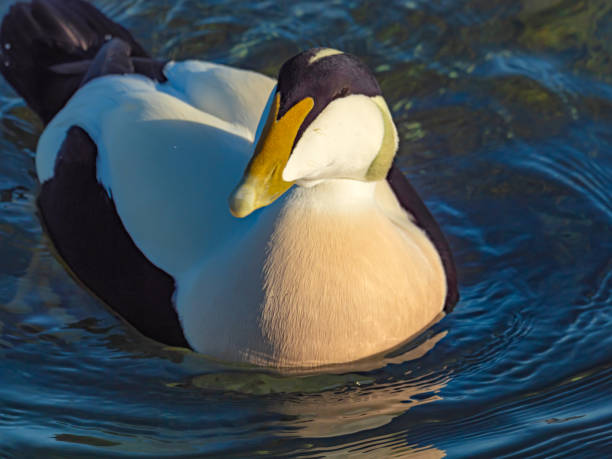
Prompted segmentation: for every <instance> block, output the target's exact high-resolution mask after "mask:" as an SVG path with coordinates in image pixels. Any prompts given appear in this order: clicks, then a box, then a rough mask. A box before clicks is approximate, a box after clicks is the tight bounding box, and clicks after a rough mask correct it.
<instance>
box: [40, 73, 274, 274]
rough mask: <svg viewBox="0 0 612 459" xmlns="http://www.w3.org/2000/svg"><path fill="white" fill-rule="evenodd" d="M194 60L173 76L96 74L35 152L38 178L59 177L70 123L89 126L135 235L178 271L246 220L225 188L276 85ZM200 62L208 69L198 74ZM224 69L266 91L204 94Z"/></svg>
mask: <svg viewBox="0 0 612 459" xmlns="http://www.w3.org/2000/svg"><path fill="white" fill-rule="evenodd" d="M196 64H197V63H185V64H184V65H182V64H174V65H172V66H171V67H170V71H169V72H168V74H169V82H168V83H166V84H161V83H160V84H157V83H154V82H152V81H151V80H149V79H147V78H145V77H142V76H139V75H126V76H107V77H102V78H98V79H96V80H93V81H91V82H90V83H88V84H87V85H86V86H84V87H83V88H81V89H80V90H79V91H77V93H75V94H74V96H73V97H72V98H71V99H70V101H69V102H68V104H67V105H66V107H65V108H64V109H63V110H62V111H60V112H59V113H58V115H57V116H56V117H55V118H54V119H53V120H52V121H51V122H50V123H49V125H48V127H47V129H46V130H45V131H44V133H43V135H42V136H41V138H40V141H39V144H38V151H37V158H36V167H37V173H38V176H39V179H40V181H41V182H44V181H46V180H48V179H50V178H52V177H53V169H54V164H55V158H56V156H57V152H58V151H59V149H60V147H61V144H62V142H63V141H64V139H65V136H66V132H67V130H68V129H69V128H70V127H71V126H74V125H76V126H80V127H81V128H83V129H84V130H85V131H86V132H87V133H88V134H89V136H90V137H91V138H92V140H93V141H94V142H95V144H96V146H97V148H98V163H97V170H98V181H99V182H100V183H101V184H102V185H103V186H104V187H105V188H106V189H107V190H108V192H109V194H110V195H111V196H112V198H113V200H114V202H115V204H116V206H117V212H118V214H119V216H120V218H121V220H122V222H123V224H124V226H125V227H126V229H127V231H128V232H129V234H130V236H131V237H132V239H133V240H134V242H135V244H136V245H137V246H138V248H139V249H140V250H142V251H143V253H145V254H146V256H147V258H148V259H149V260H150V261H151V262H153V263H154V264H155V265H157V266H158V267H160V268H161V269H163V270H165V271H166V272H168V273H169V274H171V275H173V276H175V278H176V275H178V274H179V273H181V272H184V271H185V270H187V269H189V268H190V267H192V266H193V264H194V263H196V262H197V261H198V259H201V258H202V257H203V256H204V255H205V254H206V253H207V252H208V251H210V250H213V249H214V248H215V247H218V246H219V245H220V244H222V242H223V241H224V240H227V239H228V238H231V237H232V236H233V235H235V234H236V232H237V231H238V230H239V229H240V228H242V229H244V228H245V226H248V223H242V225H241V226H240V223H238V221H237V220H236V219H234V218H233V217H231V214H230V213H229V209H228V204H227V197H228V196H229V194H230V192H231V190H232V188H233V187H234V186H235V184H236V182H237V181H238V180H239V178H240V176H241V174H242V171H243V169H244V167H245V166H246V163H247V161H248V159H249V156H250V153H251V149H252V140H253V135H254V131H255V129H256V126H257V121H258V118H259V116H260V115H261V112H262V110H263V109H264V106H265V103H266V100H267V97H268V91H269V90H270V89H271V88H272V87H273V84H274V82H273V81H272V80H270V79H268V78H267V77H263V76H260V75H257V74H254V73H253V72H243V73H244V75H240V73H241V71H240V70H235V69H229V68H227V67H224V68H222V69H220V68H219V67H221V66H216V65H214V64H211V65H208V64H206V63H202V64H201V65H196ZM194 67H195V68H197V69H208V70H206V71H204V70H203V71H202V72H204V73H202V72H200V73H198V72H195V71H194V72H191V73H190V68H191V69H193V68H194ZM211 69H212V70H214V71H212V73H211ZM224 71H225V72H226V73H225V74H226V75H228V74H232V75H233V76H232V78H233V79H232V80H231V82H230V83H228V85H229V86H228V88H229V87H233V86H232V85H236V84H238V83H237V82H238V81H239V80H240V79H242V80H243V81H247V80H248V77H249V76H255V77H254V80H256V81H254V82H252V83H248V82H247V83H245V84H246V87H249V88H254V87H258V88H259V93H258V94H257V95H245V94H242V95H241V94H234V95H233V96H232V97H229V99H228V100H227V103H225V104H223V103H222V101H220V100H217V101H216V102H215V99H214V97H218V95H217V96H214V95H212V93H210V92H209V93H206V90H205V89H204V95H202V94H200V93H198V87H202V88H204V86H206V85H205V84H204V82H206V81H208V82H209V83H210V82H213V83H212V84H216V85H217V86H216V87H221V86H222V83H221V82H219V81H217V82H216V83H214V79H215V78H217V79H220V78H221V77H222V76H223V72H224ZM198 76H201V77H202V81H200V82H198V81H197V80H198ZM181 82H184V83H185V87H182V86H181ZM241 89H243V90H244V86H243V87H242V88H241ZM226 91H229V89H226ZM226 94H227V93H226ZM241 102H248V103H252V104H253V105H252V106H248V107H244V106H241V105H240V104H241ZM213 103H218V104H219V105H220V106H222V107H220V108H219V110H217V113H216V114H215V113H207V112H205V111H203V110H202V108H206V107H208V106H211V104H213ZM228 107H233V108H232V109H231V110H235V113H236V117H234V118H233V119H224V118H230V117H231V116H230V115H231V114H232V113H231V110H230V109H229V108H228ZM212 108H215V107H212ZM257 113H258V114H257ZM256 114H257V116H256Z"/></svg>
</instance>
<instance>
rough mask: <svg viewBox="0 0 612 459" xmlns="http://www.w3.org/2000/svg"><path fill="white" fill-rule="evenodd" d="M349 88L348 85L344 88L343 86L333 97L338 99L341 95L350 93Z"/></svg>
mask: <svg viewBox="0 0 612 459" xmlns="http://www.w3.org/2000/svg"><path fill="white" fill-rule="evenodd" d="M348 91H349V88H347V87H346V86H345V87H344V88H342V89H341V90H340V91H337V92H336V94H334V97H333V99H338V98H340V97H344V96H346V95H347V94H348Z"/></svg>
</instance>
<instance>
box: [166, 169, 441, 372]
mask: <svg viewBox="0 0 612 459" xmlns="http://www.w3.org/2000/svg"><path fill="white" fill-rule="evenodd" d="M332 182H333V183H332ZM376 187H383V188H384V187H387V188H388V185H387V184H386V182H379V183H378V184H375V183H369V184H368V183H363V182H356V181H351V180H339V181H328V182H324V183H322V184H320V185H317V186H315V187H312V188H299V187H298V188H294V189H293V190H292V191H290V192H289V196H288V197H287V198H286V199H285V200H284V201H282V202H281V203H280V204H278V205H277V204H274V205H273V207H272V208H271V209H270V211H269V212H270V213H267V214H266V211H267V210H268V208H266V209H263V210H264V212H263V217H262V218H261V219H260V220H259V223H258V225H257V230H256V232H257V234H256V235H254V237H253V238H252V239H245V240H244V241H241V242H240V243H237V244H235V245H234V246H232V247H231V248H230V247H228V248H227V249H228V251H227V252H226V253H225V255H226V256H224V257H219V258H218V259H215V260H214V262H211V263H209V264H207V266H205V267H203V269H202V271H201V272H200V273H198V274H196V275H194V276H193V278H192V279H191V282H187V283H185V284H184V285H185V287H186V288H185V289H183V290H182V291H181V290H179V296H178V298H177V304H178V306H179V311H180V313H181V314H182V315H183V317H184V324H185V330H186V334H187V336H188V339H189V340H190V342H191V343H192V344H193V345H194V346H195V348H196V349H197V350H198V351H200V352H203V353H205V354H209V355H213V356H215V357H217V358H222V359H228V360H238V361H248V362H251V363H256V364H264V365H272V366H281V367H282V366H285V367H287V366H289V367H308V366H317V365H323V364H331V363H338V362H348V361H352V360H357V359H360V358H364V357H367V356H370V355H373V354H376V353H379V352H383V351H385V350H388V349H390V348H392V347H394V346H396V345H398V344H400V343H402V342H404V341H405V340H407V339H408V338H410V337H411V336H413V335H414V334H415V333H418V332H419V331H420V330H422V329H423V328H424V327H426V326H427V325H428V324H429V323H431V321H432V320H433V319H434V318H435V317H436V316H437V315H438V314H439V313H440V312H441V310H442V307H443V303H444V298H445V295H446V284H445V277H444V271H443V268H442V264H441V261H440V258H439V256H438V254H437V252H436V250H435V248H434V247H433V244H432V243H431V242H430V241H429V239H428V238H427V236H426V235H425V234H424V233H423V231H422V230H420V229H419V228H418V227H416V226H415V225H414V224H413V223H412V222H411V220H410V219H409V217H408V215H407V214H406V213H405V212H403V213H402V214H400V212H397V213H395V214H393V215H391V218H390V215H389V212H388V211H389V209H390V208H391V206H390V204H389V202H387V201H388V200H389V199H390V197H392V198H393V199H394V197H393V195H392V192H391V191H390V190H388V189H387V190H383V191H382V192H379V193H375V188H376ZM381 199H382V201H383V203H382V204H381ZM395 205H396V206H397V204H395ZM274 206H276V207H274ZM398 209H399V206H397V209H395V210H398ZM399 220H401V224H400V225H398V224H397V223H396V222H397V221H399ZM241 254H242V256H241ZM213 265H214V268H213ZM262 267H263V270H262ZM228 277H229V278H230V279H231V282H232V283H233V288H231V289H227V288H226V289H225V290H223V284H224V283H227V279H228ZM228 290H229V291H228ZM226 301H227V302H226Z"/></svg>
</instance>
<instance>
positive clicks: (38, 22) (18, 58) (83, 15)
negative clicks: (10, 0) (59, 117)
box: [0, 0, 152, 124]
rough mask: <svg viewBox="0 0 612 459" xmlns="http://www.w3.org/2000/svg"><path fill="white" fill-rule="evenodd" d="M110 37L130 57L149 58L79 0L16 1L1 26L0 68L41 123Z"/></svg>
mask: <svg viewBox="0 0 612 459" xmlns="http://www.w3.org/2000/svg"><path fill="white" fill-rule="evenodd" d="M112 38H119V39H121V41H123V42H125V43H126V44H127V45H128V46H127V49H128V53H129V57H130V58H148V57H149V56H148V54H147V53H146V51H145V50H144V49H143V48H142V46H140V44H138V43H137V42H136V40H134V38H133V37H132V35H131V34H130V33H129V32H128V31H127V30H126V29H124V28H123V27H122V26H120V25H119V24H116V23H114V22H113V21H111V20H110V19H108V18H107V17H106V16H104V14H102V13H101V12H100V11H98V10H97V9H96V8H95V7H94V6H93V5H91V4H89V3H87V2H85V1H83V0H33V1H32V2H31V3H17V4H15V5H13V6H12V7H11V9H10V11H9V13H8V14H7V15H6V16H5V17H4V19H3V21H2V26H1V28H0V53H1V55H0V71H1V72H2V74H3V75H4V77H5V78H6V80H7V81H8V82H9V83H10V84H11V86H13V88H15V90H16V91H17V92H18V93H19V94H20V95H21V96H22V97H23V98H24V99H25V101H26V102H27V103H28V105H29V106H30V107H31V108H32V109H33V110H34V111H35V112H36V113H37V114H38V115H39V116H40V117H41V118H42V120H43V121H44V122H45V124H46V123H48V122H49V121H50V120H51V119H52V118H53V116H55V114H56V113H57V112H58V111H59V110H60V109H61V108H62V107H63V106H64V105H65V103H66V102H67V101H68V99H69V98H70V97H71V96H72V94H73V93H74V92H75V91H76V90H77V89H78V88H79V86H80V85H81V84H82V83H83V80H84V78H85V76H86V74H87V73H88V71H89V65H88V64H87V62H86V61H90V62H92V63H93V62H95V61H97V60H99V59H95V58H96V54H97V53H98V51H99V50H100V49H101V48H102V47H103V45H104V44H105V43H106V42H108V41H110V40H111V39H112ZM138 60H139V61H142V60H143V59H138ZM83 61H85V62H83ZM148 61H150V59H144V62H148ZM140 65H143V64H140ZM147 65H152V64H150V63H148V64H147ZM89 76H90V78H91V77H92V73H91V72H89ZM93 76H94V77H95V76H96V75H93ZM90 78H89V79H90Z"/></svg>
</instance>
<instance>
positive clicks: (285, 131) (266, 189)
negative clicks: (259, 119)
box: [229, 94, 314, 218]
mask: <svg viewBox="0 0 612 459" xmlns="http://www.w3.org/2000/svg"><path fill="white" fill-rule="evenodd" d="M279 105H280V94H276V96H275V97H274V101H273V102H272V107H271V108H270V113H269V114H268V119H267V120H266V124H265V126H264V128H263V131H262V134H261V137H260V139H259V142H257V145H256V147H255V153H253V157H252V158H251V161H249V164H248V166H247V168H246V170H245V171H244V175H243V176H242V180H241V181H240V183H239V184H238V186H237V187H236V189H235V190H234V192H233V193H232V194H231V196H230V199H229V204H230V211H231V212H232V215H233V216H234V217H239V218H242V217H246V216H247V215H249V214H250V213H252V212H253V211H255V210H257V209H259V208H260V207H264V206H267V205H268V204H271V203H273V202H274V201H275V200H276V199H277V198H279V197H280V196H281V195H282V194H283V193H284V192H285V191H287V190H288V189H289V188H291V185H293V182H285V181H284V180H283V170H284V169H285V166H286V165H287V161H289V156H290V155H291V149H292V148H293V143H294V142H295V137H296V136H297V133H298V130H299V129H300V126H301V125H302V123H303V122H304V119H305V118H306V116H307V115H308V113H309V112H310V111H311V110H312V107H314V100H313V99H312V98H311V97H306V98H305V99H302V100H301V101H299V102H298V103H297V104H295V105H294V106H293V107H291V108H290V109H289V111H288V112H287V113H285V115H284V116H283V117H282V118H281V119H279V120H277V119H276V118H277V116H278V110H279Z"/></svg>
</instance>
